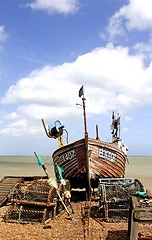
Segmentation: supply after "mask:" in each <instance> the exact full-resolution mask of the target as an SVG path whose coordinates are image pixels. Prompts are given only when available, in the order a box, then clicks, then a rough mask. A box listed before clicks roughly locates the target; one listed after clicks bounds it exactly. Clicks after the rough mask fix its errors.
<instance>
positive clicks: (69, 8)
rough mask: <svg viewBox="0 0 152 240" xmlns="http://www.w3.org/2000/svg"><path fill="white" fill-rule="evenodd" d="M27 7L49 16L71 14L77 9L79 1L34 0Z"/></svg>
mask: <svg viewBox="0 0 152 240" xmlns="http://www.w3.org/2000/svg"><path fill="white" fill-rule="evenodd" d="M27 7H30V8H32V9H36V10H46V11H47V12H48V13H49V14H52V13H59V14H73V13H75V12H77V11H78V9H79V0H35V1H34V2H32V3H29V4H27Z"/></svg>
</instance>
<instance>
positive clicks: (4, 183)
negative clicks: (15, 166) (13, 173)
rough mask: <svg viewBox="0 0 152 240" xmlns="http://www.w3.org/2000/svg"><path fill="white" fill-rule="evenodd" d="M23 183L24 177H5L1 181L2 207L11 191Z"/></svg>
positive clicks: (0, 202) (0, 204)
mask: <svg viewBox="0 0 152 240" xmlns="http://www.w3.org/2000/svg"><path fill="white" fill-rule="evenodd" d="M22 181H23V177H4V178H3V179H2V180H1V181H0V207H1V206H2V205H3V204H4V202H5V201H6V200H7V198H8V195H9V193H10V191H11V190H12V189H13V188H14V187H15V186H16V184H17V183H20V182H22Z"/></svg>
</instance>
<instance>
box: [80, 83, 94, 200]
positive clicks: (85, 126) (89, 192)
mask: <svg viewBox="0 0 152 240" xmlns="http://www.w3.org/2000/svg"><path fill="white" fill-rule="evenodd" d="M79 97H80V98H81V97H82V103H83V105H82V106H83V117H84V137H85V148H86V149H85V150H86V177H87V179H86V180H87V186H86V192H87V197H88V200H89V201H90V200H91V184H90V165H89V154H88V132H87V121H86V106H85V100H86V99H85V97H84V89H83V86H82V87H81V88H80V90H79Z"/></svg>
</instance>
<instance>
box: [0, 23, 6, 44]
mask: <svg viewBox="0 0 152 240" xmlns="http://www.w3.org/2000/svg"><path fill="white" fill-rule="evenodd" d="M7 37H8V34H7V33H6V31H5V27H4V26H2V25H1V26H0V42H2V41H5V40H6V39H7Z"/></svg>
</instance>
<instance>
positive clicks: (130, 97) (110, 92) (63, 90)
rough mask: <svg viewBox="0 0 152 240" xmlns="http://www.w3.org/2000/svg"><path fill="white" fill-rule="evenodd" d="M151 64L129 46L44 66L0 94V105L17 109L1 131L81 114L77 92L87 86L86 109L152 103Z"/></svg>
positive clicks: (10, 131) (95, 110)
mask: <svg viewBox="0 0 152 240" xmlns="http://www.w3.org/2000/svg"><path fill="white" fill-rule="evenodd" d="M151 79H152V65H151V64H150V65H149V66H148V67H147V68H145V67H144V65H143V60H142V58H140V57H139V56H137V55H136V56H133V55H130V54H129V50H128V48H123V47H121V46H118V47H114V46H113V45H112V44H109V45H107V46H106V47H104V48H97V49H94V50H93V51H92V52H90V53H87V54H84V55H82V56H79V57H78V58H77V59H76V61H75V62H72V63H65V64H62V65H59V66H54V67H53V66H46V67H44V68H42V69H37V70H35V71H33V72H32V73H31V74H30V75H29V76H27V77H25V78H22V79H20V80H19V81H18V82H17V83H16V84H15V85H14V86H11V87H10V88H9V89H8V91H7V92H6V94H5V96H4V97H3V98H2V99H1V106H2V105H3V104H4V105H5V106H6V105H10V104H12V105H13V107H14V109H13V111H12V112H8V113H7V114H5V116H3V119H4V118H5V119H6V120H7V121H6V125H5V127H4V128H3V130H1V131H0V133H1V134H12V135H15V133H16V134H17V135H19V134H23V135H24V134H26V132H27V133H28V134H30V132H31V134H34V133H36V132H38V131H39V129H40V119H41V118H44V119H46V120H49V121H50V122H51V121H54V120H56V119H60V120H62V121H64V120H66V119H68V120H69V119H76V118H79V117H81V113H82V109H81V108H79V107H77V106H76V103H77V102H81V100H80V99H79V97H78V91H79V88H80V87H81V85H84V86H85V95H86V98H87V113H88V115H89V116H91V115H93V114H101V113H107V112H109V111H110V112H111V111H113V110H118V111H119V112H120V113H122V112H127V111H129V110H130V109H134V108H138V107H140V106H145V105H148V104H151V103H152V99H151V95H152V81H151Z"/></svg>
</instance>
